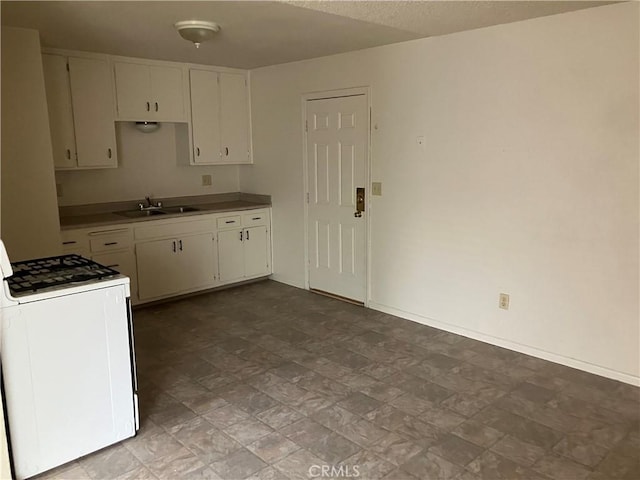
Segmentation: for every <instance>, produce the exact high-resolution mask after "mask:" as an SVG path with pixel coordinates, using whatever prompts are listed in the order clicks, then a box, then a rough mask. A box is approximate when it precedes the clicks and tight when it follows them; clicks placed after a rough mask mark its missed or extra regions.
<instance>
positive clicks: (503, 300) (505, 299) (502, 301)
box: [498, 293, 509, 310]
mask: <svg viewBox="0 0 640 480" xmlns="http://www.w3.org/2000/svg"><path fill="white" fill-rule="evenodd" d="M498 307H500V308H501V309H503V310H509V295H508V294H506V293H501V294H500V298H499V299H498Z"/></svg>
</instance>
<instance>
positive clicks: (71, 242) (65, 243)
mask: <svg viewBox="0 0 640 480" xmlns="http://www.w3.org/2000/svg"><path fill="white" fill-rule="evenodd" d="M76 243H78V242H76V241H75V240H68V241H66V242H62V244H63V245H75V244H76Z"/></svg>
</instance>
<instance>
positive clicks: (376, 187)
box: [371, 182, 382, 196]
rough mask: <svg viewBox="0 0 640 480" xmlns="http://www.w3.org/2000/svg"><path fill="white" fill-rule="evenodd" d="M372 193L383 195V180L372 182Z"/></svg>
mask: <svg viewBox="0 0 640 480" xmlns="http://www.w3.org/2000/svg"><path fill="white" fill-rule="evenodd" d="M371 194H372V195H378V196H380V195H382V183H381V182H373V183H372V184H371Z"/></svg>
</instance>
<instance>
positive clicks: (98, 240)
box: [89, 230, 131, 253]
mask: <svg viewBox="0 0 640 480" xmlns="http://www.w3.org/2000/svg"><path fill="white" fill-rule="evenodd" d="M89 245H90V247H91V252H92V253H97V252H109V251H111V250H122V249H124V248H129V247H130V246H131V236H130V232H129V230H108V231H104V232H91V233H89Z"/></svg>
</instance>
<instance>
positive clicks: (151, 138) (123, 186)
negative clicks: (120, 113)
mask: <svg viewBox="0 0 640 480" xmlns="http://www.w3.org/2000/svg"><path fill="white" fill-rule="evenodd" d="M184 126H185V125H182V126H181V127H182V128H184ZM178 128H180V127H178ZM116 137H117V143H118V168H115V169H100V170H75V171H60V170H59V171H56V181H57V183H58V184H59V185H61V186H62V196H61V197H59V198H58V203H59V204H60V205H61V206H67V205H84V204H89V203H102V202H115V201H126V200H141V199H143V198H144V197H145V196H146V195H151V196H153V197H157V198H160V197H180V196H189V195H207V194H212V193H226V192H237V191H239V188H240V187H239V178H238V166H237V165H222V166H189V165H186V164H178V163H177V162H176V124H173V123H162V124H160V129H158V130H157V131H155V132H153V133H142V132H140V131H138V130H136V129H135V126H134V124H133V123H132V122H116ZM178 138H180V135H179V137H178ZM184 148H187V147H184ZM185 154H186V152H181V155H182V156H184V155H185ZM202 175H211V177H212V185H211V186H206V187H205V186H202V178H201V177H202Z"/></svg>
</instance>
